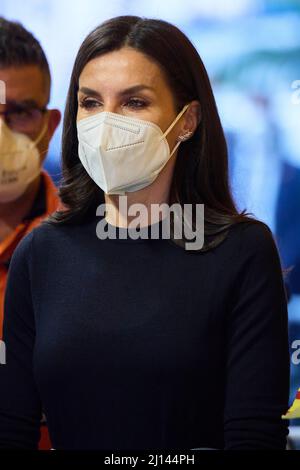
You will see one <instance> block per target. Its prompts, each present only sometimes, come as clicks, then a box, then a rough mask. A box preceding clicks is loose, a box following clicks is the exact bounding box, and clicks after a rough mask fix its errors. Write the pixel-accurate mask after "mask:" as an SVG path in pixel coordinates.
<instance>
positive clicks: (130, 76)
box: [79, 49, 165, 90]
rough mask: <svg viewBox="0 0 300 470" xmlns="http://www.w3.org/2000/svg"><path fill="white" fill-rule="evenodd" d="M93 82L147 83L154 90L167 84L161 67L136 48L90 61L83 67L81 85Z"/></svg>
mask: <svg viewBox="0 0 300 470" xmlns="http://www.w3.org/2000/svg"><path fill="white" fill-rule="evenodd" d="M87 82H93V83H94V84H99V85H102V86H105V85H107V86H108V87H111V86H112V85H114V86H115V87H117V88H122V87H124V86H126V87H129V86H134V85H136V84H140V83H142V84H145V85H146V86H149V87H151V88H153V89H154V90H155V89H157V88H159V87H162V86H164V85H165V83H164V78H163V74H162V71H161V69H160V67H159V66H158V65H157V64H156V63H155V62H154V61H151V60H150V59H148V57H147V56H145V55H144V54H142V53H141V52H139V51H135V50H128V49H126V50H123V49H122V50H119V51H113V52H109V53H106V54H104V55H102V56H99V57H96V58H94V59H92V60H91V61H89V62H88V63H87V64H86V65H85V67H84V68H83V70H82V72H81V74H80V77H79V84H80V86H83V85H84V86H88V85H87Z"/></svg>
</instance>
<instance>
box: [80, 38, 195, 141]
mask: <svg viewBox="0 0 300 470" xmlns="http://www.w3.org/2000/svg"><path fill="white" fill-rule="evenodd" d="M174 106H175V104H174V98H173V95H172V93H171V90H170V88H169V86H168V84H167V82H166V80H165V77H164V75H163V73H162V71H161V69H160V67H159V66H158V65H156V63H154V62H152V61H151V60H149V59H148V58H147V56H145V55H144V54H142V53H141V52H138V51H136V50H135V49H132V48H128V47H126V48H125V47H124V48H122V49H120V50H118V51H113V52H109V53H107V54H105V55H102V56H100V57H97V58H95V59H93V60H91V61H90V62H88V63H87V64H86V66H85V67H84V69H83V70H82V73H81V75H80V77H79V91H78V113H77V120H78V121H79V120H81V119H83V118H85V117H88V116H91V115H93V114H96V113H100V112H102V111H109V112H113V113H118V114H122V115H124V116H129V117H133V118H138V119H144V120H147V121H151V122H153V123H155V124H157V125H158V126H159V127H160V128H161V130H162V131H163V132H165V131H166V130H167V128H168V127H169V125H170V124H171V123H172V121H173V120H174V119H175V117H176V115H177V112H176V110H175V107H174ZM185 114H187V113H185ZM184 118H185V115H184V116H182V118H181V119H179V121H178V122H177V123H176V125H175V126H174V127H173V129H172V130H171V131H170V132H169V134H168V135H167V140H168V143H169V146H170V149H171V150H172V148H173V147H174V145H175V143H176V138H177V137H178V135H179V134H180V133H181V128H182V123H183V120H184Z"/></svg>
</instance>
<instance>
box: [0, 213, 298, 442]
mask: <svg viewBox="0 0 300 470" xmlns="http://www.w3.org/2000/svg"><path fill="white" fill-rule="evenodd" d="M98 222H99V217H97V218H96V217H95V218H93V219H92V220H89V221H88V222H86V223H84V224H82V225H77V226H76V225H69V226H67V225H64V226H53V225H52V226H50V225H48V224H43V225H41V226H39V227H37V228H35V229H34V230H33V231H32V232H31V233H30V234H28V235H27V236H26V237H25V238H24V239H23V240H22V241H21V242H20V244H19V245H18V247H17V249H16V251H15V253H14V255H13V258H12V261H11V265H10V268H9V276H8V284H7V290H6V297H5V318H4V335H3V339H4V341H5V344H6V364H5V365H0V384H1V386H0V447H9V448H37V445H38V440H39V425H40V418H41V413H42V411H44V412H45V414H46V417H47V422H48V426H49V432H50V437H51V440H52V445H53V447H54V448H56V449H118V450H120V449H121V450H122V449H176V448H185V449H192V448H198V447H211V448H217V449H223V448H225V449H260V448H267V449H284V448H285V445H286V435H287V434H288V427H287V426H288V421H284V420H282V419H281V415H282V414H283V413H285V412H286V410H287V408H288V396H289V365H290V363H289V347H288V333H287V305H286V297H285V291H284V285H283V280H282V274H281V264H280V259H279V255H278V251H277V248H276V244H275V241H274V239H273V237H272V234H271V232H270V230H269V228H268V227H267V226H266V225H264V224H262V223H259V224H254V223H243V224H238V225H236V226H234V227H232V228H231V229H230V231H229V234H228V236H227V238H226V239H225V240H224V241H223V242H222V243H221V244H220V245H219V246H217V247H216V248H214V249H211V250H209V251H207V252H203V253H196V252H195V251H192V250H184V249H183V248H182V247H179V246H175V245H174V244H173V243H172V241H170V240H166V239H162V238H160V239H158V240H155V239H148V240H146V239H141V238H139V239H137V240H133V239H131V238H127V239H121V238H120V236H119V235H118V237H119V238H117V239H107V240H100V239H99V238H98V237H97V236H96V226H97V223H98ZM124 230H125V231H126V229H119V231H118V232H117V234H119V233H121V232H122V231H123V232H124Z"/></svg>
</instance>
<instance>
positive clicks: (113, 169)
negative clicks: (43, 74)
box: [77, 104, 189, 194]
mask: <svg viewBox="0 0 300 470" xmlns="http://www.w3.org/2000/svg"><path fill="white" fill-rule="evenodd" d="M188 106H189V104H186V105H185V106H184V108H183V109H182V111H181V112H180V113H179V114H178V115H177V117H176V118H175V120H174V121H173V122H172V124H171V125H170V126H169V128H168V129H167V130H166V132H165V133H164V134H163V132H162V130H161V129H160V127H159V126H158V125H156V124H154V123H153V122H150V121H144V120H142V119H136V118H132V117H127V116H123V115H121V114H117V113H111V112H107V111H103V112H100V113H97V114H94V115H93V116H89V117H87V118H84V119H81V120H80V121H78V122H77V133H78V155H79V158H80V160H81V162H82V165H83V166H84V168H85V169H86V171H87V173H88V174H89V176H90V177H91V178H92V179H93V180H94V181H95V183H96V184H97V185H98V186H99V187H100V188H101V189H102V190H103V191H104V192H105V193H106V194H125V192H132V191H137V190H139V189H142V188H144V187H146V186H148V185H149V184H151V183H152V182H153V181H154V180H155V179H156V177H157V176H158V174H159V173H160V172H161V170H162V169H163V167H164V166H165V165H166V163H167V162H168V160H169V159H170V158H171V156H172V155H173V153H174V152H175V150H176V149H177V147H178V146H179V145H180V143H181V141H178V142H177V144H176V145H175V147H174V149H173V150H172V152H170V147H169V144H168V141H167V139H166V135H167V134H168V133H169V132H170V131H171V129H172V128H173V127H174V126H175V124H176V122H177V121H178V120H179V119H180V118H181V116H182V115H183V113H184V112H185V111H186V110H187V108H188ZM182 140H183V139H182Z"/></svg>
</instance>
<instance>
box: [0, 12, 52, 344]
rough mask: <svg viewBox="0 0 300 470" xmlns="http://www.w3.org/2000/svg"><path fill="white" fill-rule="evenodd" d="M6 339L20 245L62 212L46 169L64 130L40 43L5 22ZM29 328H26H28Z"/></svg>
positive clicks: (2, 189)
mask: <svg viewBox="0 0 300 470" xmlns="http://www.w3.org/2000/svg"><path fill="white" fill-rule="evenodd" d="M0 80H1V81H2V84H4V85H5V88H4V89H5V96H4V99H3V97H2V99H1V104H0V170H1V173H0V336H2V324H3V307H4V296H5V288H6V280H7V271H8V268H9V264H10V260H11V257H12V255H13V252H14V250H15V249H16V247H17V245H18V243H19V242H20V240H21V239H22V238H23V237H24V236H25V235H26V234H27V233H29V232H30V231H31V230H32V229H33V228H34V227H36V226H37V225H39V224H40V223H41V221H42V220H43V219H44V218H45V217H46V216H47V215H49V214H51V213H52V212H53V211H55V210H56V209H57V207H58V203H59V198H58V195H57V188H56V187H55V185H54V183H53V181H52V179H51V177H50V175H49V174H48V173H47V171H46V170H45V169H43V168H42V165H43V162H44V160H45V158H46V154H47V151H48V146H49V142H50V140H51V138H52V136H53V134H54V132H55V130H56V128H57V126H58V125H59V122H60V119H61V114H60V111H59V110H58V109H48V108H47V106H48V103H49V99H50V85H51V77H50V70H49V65H48V62H47V59H46V56H45V54H44V51H43V50H42V48H41V46H40V44H39V42H38V41H37V40H36V38H35V37H34V36H33V35H32V34H31V33H30V32H29V31H27V30H26V29H25V28H24V27H23V26H22V25H21V24H19V23H16V22H13V21H8V20H6V19H5V18H2V17H0ZM24 328H25V326H24Z"/></svg>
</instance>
